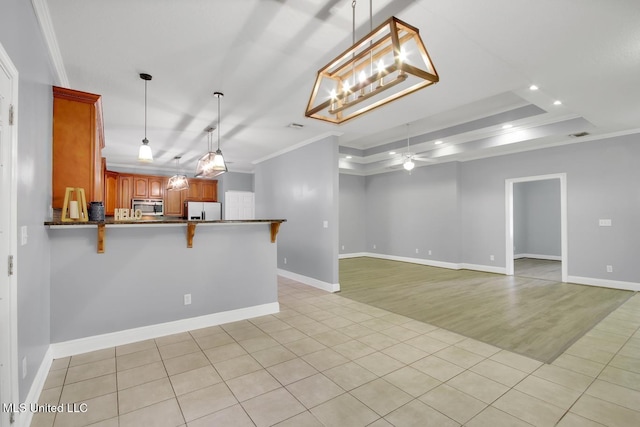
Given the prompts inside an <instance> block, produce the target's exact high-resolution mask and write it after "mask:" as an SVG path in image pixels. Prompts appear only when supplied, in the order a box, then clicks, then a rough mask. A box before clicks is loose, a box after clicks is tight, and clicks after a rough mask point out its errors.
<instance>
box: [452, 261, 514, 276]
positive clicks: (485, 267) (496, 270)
mask: <svg viewBox="0 0 640 427" xmlns="http://www.w3.org/2000/svg"><path fill="white" fill-rule="evenodd" d="M460 268H464V269H465V270H474V271H484V272H485V273H496V274H507V269H506V268H505V267H495V266H493V265H480V264H465V263H462V264H460Z"/></svg>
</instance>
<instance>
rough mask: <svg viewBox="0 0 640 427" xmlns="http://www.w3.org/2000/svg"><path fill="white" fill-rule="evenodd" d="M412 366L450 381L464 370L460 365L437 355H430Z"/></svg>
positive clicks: (436, 377) (440, 379) (432, 375)
mask: <svg viewBox="0 0 640 427" xmlns="http://www.w3.org/2000/svg"><path fill="white" fill-rule="evenodd" d="M411 367H413V368H415V369H417V370H419V371H421V372H423V373H425V374H427V375H429V376H430V377H433V378H435V379H437V380H439V381H442V382H444V381H449V380H450V379H451V378H453V377H455V376H456V375H458V374H459V373H461V372H462V371H464V369H463V368H461V367H460V366H458V365H454V364H453V363H451V362H447V361H446V360H442V359H440V358H439V357H436V356H428V357H425V358H424V359H420V360H418V361H417V362H414V363H412V364H411Z"/></svg>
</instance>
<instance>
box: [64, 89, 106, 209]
mask: <svg viewBox="0 0 640 427" xmlns="http://www.w3.org/2000/svg"><path fill="white" fill-rule="evenodd" d="M103 148H104V130H103V122H102V102H101V97H100V95H95V94H92V93H86V92H80V91H76V90H72V89H66V88H61V87H57V86H53V144H52V163H53V165H52V172H53V173H52V201H51V205H52V207H53V208H54V209H62V205H63V203H64V196H65V192H66V188H67V187H74V188H75V187H79V188H83V189H84V192H85V197H86V199H87V202H92V201H102V200H103V195H104V184H103V179H104V174H103V171H102V149H103Z"/></svg>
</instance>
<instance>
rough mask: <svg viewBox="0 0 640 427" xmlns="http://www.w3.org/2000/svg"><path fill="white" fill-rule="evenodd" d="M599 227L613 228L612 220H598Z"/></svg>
mask: <svg viewBox="0 0 640 427" xmlns="http://www.w3.org/2000/svg"><path fill="white" fill-rule="evenodd" d="M598 225H600V227H611V220H610V219H600V220H598Z"/></svg>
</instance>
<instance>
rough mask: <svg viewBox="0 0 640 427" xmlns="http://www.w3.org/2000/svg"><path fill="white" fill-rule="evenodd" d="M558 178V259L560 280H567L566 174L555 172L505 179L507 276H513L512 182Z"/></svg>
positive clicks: (505, 270) (505, 271) (505, 272)
mask: <svg viewBox="0 0 640 427" xmlns="http://www.w3.org/2000/svg"><path fill="white" fill-rule="evenodd" d="M549 179H559V180H560V260H561V261H562V281H563V282H567V280H568V275H569V273H568V272H569V265H568V264H569V263H568V261H567V260H568V259H569V252H568V248H569V245H568V241H569V238H568V231H567V230H568V219H567V174H566V173H555V174H548V175H535V176H525V177H520V178H509V179H505V181H504V186H505V198H504V199H505V221H504V224H505V268H504V273H503V274H506V275H507V276H513V270H514V267H513V259H514V253H513V252H514V249H513V184H515V183H518V182H531V181H546V180H549Z"/></svg>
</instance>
